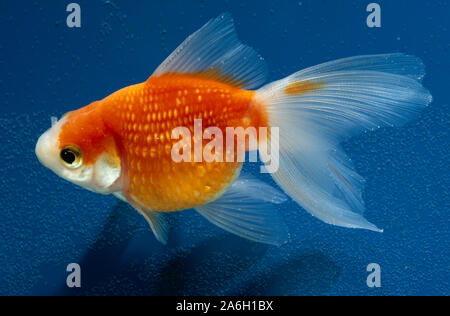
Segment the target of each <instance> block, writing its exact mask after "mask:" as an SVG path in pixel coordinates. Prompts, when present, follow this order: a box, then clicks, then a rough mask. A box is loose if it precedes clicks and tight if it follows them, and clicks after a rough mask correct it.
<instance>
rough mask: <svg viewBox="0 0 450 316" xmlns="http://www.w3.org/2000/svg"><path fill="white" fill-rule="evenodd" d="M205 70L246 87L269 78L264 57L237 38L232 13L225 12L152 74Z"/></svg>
mask: <svg viewBox="0 0 450 316" xmlns="http://www.w3.org/2000/svg"><path fill="white" fill-rule="evenodd" d="M169 73H201V74H203V75H206V76H212V77H215V78H216V77H217V75H219V76H220V78H221V81H223V82H226V83H229V84H233V85H237V86H240V87H242V88H247V89H251V88H256V87H259V86H260V85H262V84H263V83H264V82H265V80H266V77H267V73H268V72H267V66H266V63H265V61H264V59H263V58H262V57H261V56H259V55H258V53H257V52H255V51H254V50H253V49H252V48H250V47H248V46H245V45H243V44H241V43H240V42H239V40H238V38H237V35H236V31H235V28H234V24H233V19H232V17H231V15H230V14H228V13H224V14H221V15H220V16H219V17H217V18H216V19H212V20H210V21H209V22H208V23H206V24H205V25H204V26H203V27H202V28H201V29H199V30H198V31H197V32H195V33H194V34H192V35H191V36H189V37H188V38H187V39H186V40H185V41H184V42H183V43H182V44H181V45H180V46H178V48H177V49H175V51H174V52H173V53H172V54H171V55H170V56H169V57H167V58H166V60H164V62H163V63H162V64H161V65H160V66H159V67H158V68H157V69H156V70H155V72H154V73H153V74H152V76H160V75H162V74H169Z"/></svg>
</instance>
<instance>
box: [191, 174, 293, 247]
mask: <svg viewBox="0 0 450 316" xmlns="http://www.w3.org/2000/svg"><path fill="white" fill-rule="evenodd" d="M284 201H286V196H285V195H284V194H283V193H281V192H280V191H277V190H276V189H274V188H272V187H271V186H269V185H267V184H265V183H264V182H262V181H259V180H256V179H253V178H250V177H248V176H241V177H240V178H239V179H238V180H236V181H235V182H234V183H233V184H232V185H231V186H230V188H229V189H228V190H227V191H226V192H225V193H224V194H223V195H222V196H221V197H220V198H218V199H217V200H215V201H213V202H211V203H209V204H206V205H203V206H200V207H197V208H196V210H197V211H198V212H199V213H200V214H201V215H203V216H204V217H205V218H206V219H207V220H208V221H210V222H211V223H213V224H215V225H217V226H219V227H220V228H222V229H224V230H226V231H228V232H230V233H233V234H236V235H238V236H241V237H244V238H247V239H250V240H253V241H257V242H262V243H266V244H272V245H277V246H279V245H282V244H283V243H285V242H287V240H288V232H287V226H286V224H285V223H284V221H283V219H282V218H281V217H280V215H279V214H278V212H277V211H276V209H275V208H274V205H273V204H280V203H283V202H284Z"/></svg>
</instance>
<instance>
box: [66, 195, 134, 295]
mask: <svg viewBox="0 0 450 316" xmlns="http://www.w3.org/2000/svg"><path fill="white" fill-rule="evenodd" d="M132 212H134V211H133V210H132V209H131V208H130V207H129V206H128V205H127V204H126V203H123V202H118V203H117V204H116V206H115V207H114V208H113V210H112V212H111V214H110V215H109V217H108V219H107V221H106V223H105V224H104V225H103V228H102V230H101V232H100V233H99V235H98V237H97V238H96V241H95V242H94V243H93V244H92V245H90V246H89V248H88V250H87V252H86V253H85V254H84V256H83V258H82V260H81V261H80V262H79V265H80V267H81V270H82V287H81V288H68V287H67V286H65V285H64V286H62V287H61V288H60V290H59V291H58V295H87V294H89V291H90V290H91V289H92V288H94V287H96V286H99V285H101V284H106V283H108V281H109V280H110V279H111V276H113V275H116V274H117V273H120V271H121V270H122V268H123V267H122V266H121V265H120V263H118V262H119V260H118V258H120V257H121V256H122V254H123V253H124V252H125V251H126V249H127V247H128V245H129V243H130V242H131V240H132V239H133V238H134V236H135V235H136V233H137V232H138V231H139V230H140V229H142V225H141V223H140V221H139V217H138V216H132V215H133V214H132ZM105 294H106V293H105Z"/></svg>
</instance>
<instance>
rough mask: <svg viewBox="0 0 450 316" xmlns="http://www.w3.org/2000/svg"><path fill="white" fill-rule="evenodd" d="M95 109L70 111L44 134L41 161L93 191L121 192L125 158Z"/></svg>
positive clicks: (38, 145)
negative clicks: (122, 166)
mask: <svg viewBox="0 0 450 316" xmlns="http://www.w3.org/2000/svg"><path fill="white" fill-rule="evenodd" d="M97 112H98V111H96V110H95V107H94V106H88V107H85V108H82V109H80V110H77V111H74V112H69V113H67V114H65V115H63V116H62V117H61V119H60V120H57V119H56V118H52V126H51V128H50V129H48V130H47V131H46V132H45V133H44V134H42V135H41V136H40V137H39V139H38V141H37V143H36V148H35V153H36V156H37V158H38V159H39V161H40V162H41V163H42V164H43V165H44V166H45V167H47V168H49V169H50V170H52V171H53V172H54V173H56V174H57V175H58V176H60V177H62V178H63V179H65V180H68V181H70V182H72V183H74V184H76V185H78V186H81V187H83V188H85V189H88V190H90V191H94V192H97V193H102V194H110V193H114V192H118V191H121V159H120V156H119V154H118V149H117V146H116V142H115V139H114V137H113V136H112V135H111V134H110V133H108V132H106V128H105V125H104V123H103V120H102V119H101V117H100V116H99V115H98V113H97Z"/></svg>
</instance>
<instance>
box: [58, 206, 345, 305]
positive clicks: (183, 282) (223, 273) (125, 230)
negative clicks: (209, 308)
mask: <svg viewBox="0 0 450 316" xmlns="http://www.w3.org/2000/svg"><path fill="white" fill-rule="evenodd" d="M132 212H134V211H133V210H132V209H131V208H130V207H129V206H128V205H127V204H125V203H122V202H119V203H118V204H117V205H116V206H115V207H114V209H113V211H112V213H111V215H110V216H109V217H108V220H107V222H106V223H105V225H104V227H103V229H102V231H101V233H100V234H99V235H98V237H97V239H96V241H95V243H94V244H93V245H91V246H90V247H89V250H88V251H87V252H86V254H85V255H84V256H83V259H82V260H81V262H80V266H81V269H82V287H81V288H79V289H75V288H68V287H67V286H65V284H64V286H61V287H60V289H59V291H58V295H163V296H165V295H320V294H322V293H324V292H326V291H327V290H329V289H330V288H331V287H332V286H333V285H334V283H335V281H336V280H337V278H338V276H339V274H340V271H341V269H340V268H339V267H338V266H337V265H336V264H335V263H334V262H333V261H332V260H331V259H330V258H328V257H327V256H326V255H324V254H322V253H320V252H317V251H312V252H310V253H306V254H303V255H300V256H294V257H293V259H292V260H290V261H288V262H287V263H285V264H283V265H281V266H274V267H270V268H269V269H266V268H264V269H263V271H266V272H264V273H262V272H261V273H256V274H255V273H253V272H254V271H259V270H258V268H257V265H258V263H259V262H261V259H262V258H263V257H264V256H265V254H266V252H267V250H268V249H269V247H270V246H267V245H264V244H260V243H255V242H252V241H248V240H246V239H242V238H240V237H237V236H234V235H231V234H228V233H223V234H221V235H218V236H215V237H211V238H208V239H205V240H203V241H200V242H199V243H197V244H194V245H192V246H183V247H181V246H176V247H174V248H173V247H170V244H171V243H170V242H169V247H167V248H165V249H166V250H164V253H163V254H162V256H161V253H160V254H159V255H160V256H159V257H156V256H155V257H154V256H152V254H151V252H149V253H147V254H146V256H144V258H139V260H134V261H125V262H123V261H122V262H121V260H118V259H119V258H121V256H122V255H123V254H124V253H125V251H126V250H127V248H128V246H129V244H130V242H131V241H132V239H133V238H134V236H135V235H136V234H137V233H138V232H139V231H141V230H142V229H143V228H142V227H143V226H142V221H140V220H139V219H140V217H139V216H138V214H136V215H135V214H133V213H132ZM180 224H181V223H178V225H180ZM149 236H151V235H150V234H149ZM152 242H155V245H156V241H154V240H153V239H152V241H150V240H149V245H148V246H149V247H153V246H152ZM254 268H255V269H254ZM252 273H253V274H252ZM241 282H242V283H241Z"/></svg>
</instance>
